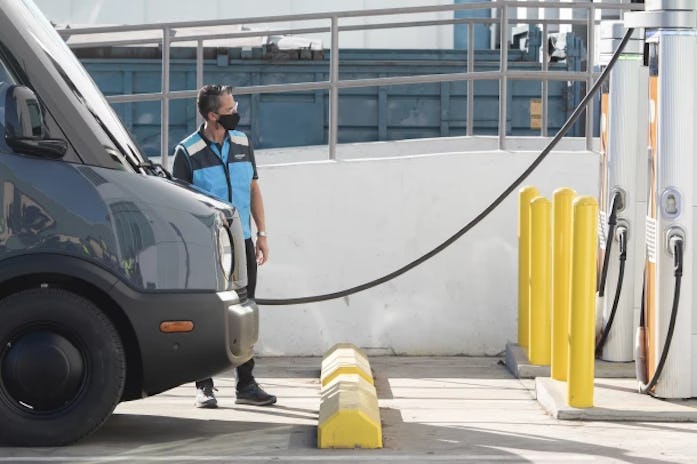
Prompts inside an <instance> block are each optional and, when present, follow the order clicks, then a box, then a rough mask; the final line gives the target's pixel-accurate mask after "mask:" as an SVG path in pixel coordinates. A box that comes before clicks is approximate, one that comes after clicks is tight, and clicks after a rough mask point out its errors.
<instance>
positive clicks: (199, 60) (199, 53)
mask: <svg viewBox="0 0 697 464" xmlns="http://www.w3.org/2000/svg"><path fill="white" fill-rule="evenodd" d="M201 87H203V40H199V41H198V42H197V43H196V90H199V89H200V88H201ZM201 123H203V117H202V116H201V115H200V114H199V112H198V111H196V126H199V125H201Z"/></svg>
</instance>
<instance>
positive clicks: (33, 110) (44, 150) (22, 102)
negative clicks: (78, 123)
mask: <svg viewBox="0 0 697 464" xmlns="http://www.w3.org/2000/svg"><path fill="white" fill-rule="evenodd" d="M45 136H46V134H45V133H44V117H43V113H42V111H41V105H40V104H39V100H38V99H37V98H36V95H35V94H34V92H33V91H32V90H31V89H30V88H28V87H24V86H21V85H12V86H10V87H9V88H8V89H7V92H6V94H5V140H6V141H7V144H8V145H9V146H10V147H12V149H13V150H15V151H17V152H19V153H25V154H28V155H36V156H43V157H45V158H50V159H59V158H62V157H63V155H65V152H66V151H67V150H68V144H67V142H66V141H65V140H62V139H49V138H45Z"/></svg>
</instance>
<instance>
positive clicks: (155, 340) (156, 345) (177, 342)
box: [112, 284, 259, 396]
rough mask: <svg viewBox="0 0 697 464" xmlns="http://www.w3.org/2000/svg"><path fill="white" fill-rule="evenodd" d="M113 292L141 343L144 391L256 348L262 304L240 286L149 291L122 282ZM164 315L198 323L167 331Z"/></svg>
mask: <svg viewBox="0 0 697 464" xmlns="http://www.w3.org/2000/svg"><path fill="white" fill-rule="evenodd" d="M112 295H113V296H114V297H115V299H116V300H117V302H118V303H119V305H120V306H121V308H123V309H124V312H125V313H126V315H127V317H128V319H129V321H130V324H131V327H132V328H133V331H134V332H135V337H136V339H137V343H138V345H139V348H140V349H139V352H140V356H141V363H142V372H143V381H142V396H149V395H154V394H156V393H160V392H162V391H165V390H168V389H170V388H173V387H176V386H178V385H181V384H183V383H187V382H192V381H196V380H202V379H206V378H208V377H211V376H213V375H214V374H217V373H219V372H221V371H223V370H226V369H229V368H232V367H236V366H239V365H240V364H243V363H245V362H247V361H248V360H249V359H251V358H252V356H253V354H254V350H253V347H254V344H255V343H256V342H257V340H258V338H259V309H258V308H257V306H256V304H255V303H254V301H253V300H249V299H246V298H244V297H243V299H242V300H240V297H239V295H238V293H237V292H235V291H225V292H191V291H186V292H176V293H175V292H152V293H150V292H148V293H145V292H137V291H134V290H132V289H130V288H127V287H125V286H123V285H119V284H117V285H116V286H115V287H114V292H112ZM165 321H191V322H192V323H193V329H192V330H191V331H189V332H174V333H172V332H170V333H165V332H162V330H161V329H160V326H161V324H162V323H163V322H165ZM130 371H131V370H130V369H129V372H130Z"/></svg>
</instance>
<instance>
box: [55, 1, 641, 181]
mask: <svg viewBox="0 0 697 464" xmlns="http://www.w3.org/2000/svg"><path fill="white" fill-rule="evenodd" d="M510 8H530V9H538V10H539V9H543V10H544V9H550V8H566V9H573V10H586V18H585V19H568V20H567V19H539V18H528V19H519V18H509V14H508V13H509V9H510ZM641 8H642V5H640V4H610V3H602V4H595V3H592V2H591V3H566V2H559V1H556V2H548V1H514V0H494V1H492V2H483V3H463V4H452V5H426V6H418V7H408V8H381V9H372V10H371V9H368V10H350V11H339V12H334V13H311V14H292V15H284V16H261V17H252V18H241V19H224V20H208V21H184V22H169V23H150V24H142V25H132V26H106V27H86V28H75V29H63V30H60V31H59V33H60V34H61V35H62V36H63V37H64V39H65V40H66V41H69V40H70V38H72V37H75V36H78V35H83V36H90V35H95V34H97V35H101V37H100V36H98V37H93V39H92V40H89V37H88V40H87V41H81V42H78V43H73V44H70V43H69V45H70V46H71V47H73V48H82V47H95V46H109V45H112V46H113V45H133V44H148V43H151V44H157V45H160V46H162V91H161V92H153V93H141V94H128V95H114V96H110V97H108V100H109V101H110V102H112V103H128V102H140V101H157V100H160V101H161V112H162V121H161V127H162V134H161V147H162V151H163V155H166V150H167V149H168V147H169V102H170V100H176V99H183V98H192V97H195V96H196V93H197V90H184V91H171V90H170V85H169V82H170V72H169V71H170V51H171V46H172V43H175V42H195V43H196V86H197V88H200V87H201V86H202V85H203V43H204V41H206V40H214V39H222V38H241V37H254V36H267V35H271V34H282V33H283V34H285V33H290V32H295V33H298V32H299V33H315V32H330V33H331V46H330V63H329V80H327V81H318V82H317V81H313V82H301V83H292V84H269V85H258V86H244V87H236V88H235V93H236V94H238V95H248V94H258V93H277V92H293V91H307V90H327V91H328V92H329V124H328V126H329V133H328V145H329V158H330V159H332V160H334V159H336V145H337V139H338V114H339V89H345V88H357V87H375V86H383V85H404V84H424V83H438V82H457V81H467V132H466V133H467V135H472V134H473V116H474V102H473V100H474V99H473V98H472V96H473V94H474V81H476V80H498V81H499V127H498V134H499V143H498V145H499V149H501V150H504V149H505V147H506V136H507V134H506V121H507V116H508V114H507V112H508V108H507V92H508V80H516V79H526V80H531V79H535V80H538V79H539V80H540V81H541V83H542V98H541V100H542V102H541V103H542V105H541V107H542V110H541V111H542V114H541V116H542V124H541V135H542V136H547V118H548V105H547V97H548V82H549V81H559V80H562V81H584V82H585V83H586V85H587V86H590V85H591V84H592V82H593V79H594V77H595V72H594V71H593V69H594V64H595V63H593V59H594V50H595V48H594V43H593V42H594V41H593V37H594V30H595V25H596V22H599V21H598V20H596V19H595V16H596V12H597V10H617V11H621V12H623V11H630V10H636V9H641ZM482 9H486V10H495V11H496V17H495V18H449V19H435V20H413V21H396V22H383V23H379V24H365V25H343V26H342V25H340V24H339V22H340V19H345V18H357V17H374V16H389V15H400V16H403V15H406V14H419V13H434V12H455V11H463V10H468V11H472V10H482ZM314 20H329V22H330V24H329V26H328V27H327V26H318V27H306V28H278V29H275V30H265V31H236V32H229V33H210V34H202V33H201V32H200V31H198V30H197V31H195V32H194V33H193V34H191V35H186V34H185V30H186V29H192V28H195V29H201V28H214V27H220V26H231V25H242V24H245V25H249V24H258V23H275V22H291V21H314ZM511 23H514V24H541V25H542V30H543V31H542V33H543V37H547V31H548V26H549V25H551V24H578V25H586V27H587V30H588V40H587V43H588V47H587V49H586V55H585V56H586V63H587V66H586V70H585V71H582V72H573V71H554V72H550V71H549V70H548V64H547V62H548V58H549V56H548V51H547V47H546V46H543V47H542V49H543V59H542V71H511V70H509V69H508V53H507V47H505V48H503V49H501V48H500V49H499V50H500V53H499V55H500V62H499V70H498V71H474V32H473V30H474V25H476V24H498V25H499V27H500V43H501V44H507V43H508V26H509V24H511ZM449 24H467V33H468V41H467V72H460V73H443V74H422V75H413V76H396V77H380V78H368V79H344V80H342V79H339V32H345V31H357V30H369V29H384V28H401V27H422V26H434V25H436V26H437V25H449ZM158 30H159V31H160V34H158V37H154V36H153V37H146V38H139V39H123V38H122V36H121V37H119V38H113V39H110V38H108V37H104V34H110V33H119V35H120V33H123V32H145V31H158ZM592 127H593V112H592V111H586V148H587V149H588V150H592V145H593V133H592ZM167 163H168V156H162V164H163V166H164V167H165V168H167Z"/></svg>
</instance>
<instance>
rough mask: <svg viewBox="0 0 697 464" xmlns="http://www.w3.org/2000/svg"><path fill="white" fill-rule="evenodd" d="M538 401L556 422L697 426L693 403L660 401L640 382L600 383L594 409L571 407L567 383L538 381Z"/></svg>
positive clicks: (597, 384)
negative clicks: (640, 387) (642, 391)
mask: <svg viewBox="0 0 697 464" xmlns="http://www.w3.org/2000/svg"><path fill="white" fill-rule="evenodd" d="M535 390H536V393H537V401H538V402H539V403H540V405H541V406H542V407H543V408H544V409H545V410H546V411H547V412H548V413H549V414H550V415H552V416H553V417H554V418H556V419H560V420H577V421H613V422H615V421H635V422H697V407H695V402H693V401H682V400H670V401H666V400H660V399H657V398H654V397H652V396H649V395H644V394H640V393H639V392H638V391H637V383H636V380H630V379H600V380H599V379H596V381H595V385H594V391H593V407H591V408H574V407H571V406H569V405H568V404H567V401H566V396H567V385H566V382H561V381H558V380H554V379H550V378H545V377H537V378H536V379H535Z"/></svg>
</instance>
